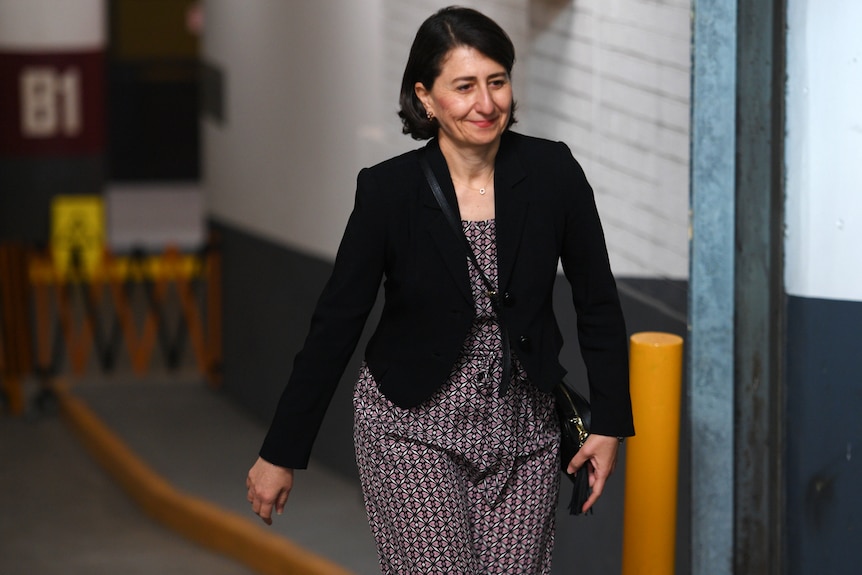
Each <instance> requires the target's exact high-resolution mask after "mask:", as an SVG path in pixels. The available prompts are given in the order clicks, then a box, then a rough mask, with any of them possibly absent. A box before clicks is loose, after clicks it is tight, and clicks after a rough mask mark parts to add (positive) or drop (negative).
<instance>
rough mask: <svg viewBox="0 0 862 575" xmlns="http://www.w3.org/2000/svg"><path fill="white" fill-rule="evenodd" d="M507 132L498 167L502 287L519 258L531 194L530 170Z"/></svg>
mask: <svg viewBox="0 0 862 575" xmlns="http://www.w3.org/2000/svg"><path fill="white" fill-rule="evenodd" d="M506 136H507V134H503V139H502V142H501V143H500V149H499V151H498V152H497V159H496V162H495V164H496V165H495V167H494V173H495V176H494V196H495V198H494V199H495V206H494V211H495V214H496V216H495V217H496V220H497V266H498V271H497V273H498V275H499V280H498V281H499V284H498V285H499V286H500V287H499V289H500V291H502V292H505V291H506V287H507V286H508V285H509V281H510V279H511V277H512V270H513V269H514V266H515V261H516V260H517V258H518V249H519V247H520V245H521V238H522V237H523V234H524V224H525V222H526V221H527V210H528V208H529V201H530V195H529V193H527V191H528V190H527V186H526V185H525V183H524V182H523V180H524V178H525V177H526V172H525V171H524V167H523V165H522V164H521V161H520V158H519V157H518V154H517V153H516V152H515V150H514V149H513V147H512V146H511V145H507V144H510V142H509V139H508V138H507V137H506Z"/></svg>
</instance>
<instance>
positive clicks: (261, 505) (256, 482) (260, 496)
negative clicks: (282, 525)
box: [245, 457, 293, 525]
mask: <svg viewBox="0 0 862 575" xmlns="http://www.w3.org/2000/svg"><path fill="white" fill-rule="evenodd" d="M245 486H246V487H247V488H248V496H247V499H248V502H249V503H251V508H252V510H254V512H255V513H256V514H257V515H258V516H259V517H260V518H261V519H263V522H264V523H266V524H267V525H272V509H273V507H275V512H276V514H278V515H281V513H282V512H283V511H284V504H285V503H287V496H288V495H290V489H291V488H292V487H293V469H290V468H288V467H280V466H278V465H274V464H272V463H270V462H269V461H267V460H265V459H263V458H262V457H258V458H257V461H255V463H254V465H252V467H251V469H249V471H248V478H246V480H245Z"/></svg>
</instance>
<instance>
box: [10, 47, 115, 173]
mask: <svg viewBox="0 0 862 575" xmlns="http://www.w3.org/2000/svg"><path fill="white" fill-rule="evenodd" d="M104 142H105V94H104V53H103V52H102V51H101V50H100V51H91V52H56V53H55V52H38V53H9V52H0V156H3V157H16V156H57V155H59V156H69V155H78V154H93V153H101V152H102V151H103V149H104Z"/></svg>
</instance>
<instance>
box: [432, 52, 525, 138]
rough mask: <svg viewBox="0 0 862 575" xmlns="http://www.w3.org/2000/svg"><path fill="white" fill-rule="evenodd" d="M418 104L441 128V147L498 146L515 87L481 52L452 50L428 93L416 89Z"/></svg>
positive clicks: (508, 114) (507, 118)
mask: <svg viewBox="0 0 862 575" xmlns="http://www.w3.org/2000/svg"><path fill="white" fill-rule="evenodd" d="M415 90H416V95H417V97H418V98H419V101H420V102H422V104H423V105H424V106H425V110H426V111H427V112H431V113H432V114H434V117H435V118H436V119H437V122H438V124H439V126H440V131H439V133H438V137H439V138H440V144H441V146H443V145H446V144H451V145H455V146H457V147H484V146H488V145H490V144H494V143H496V142H497V141H498V140H499V138H500V136H501V135H502V134H503V132H504V131H505V130H506V126H507V125H508V124H509V116H510V115H511V113H512V84H511V82H510V81H509V74H508V73H506V69H505V68H504V67H503V66H502V65H501V64H499V63H498V62H495V61H494V60H492V59H490V58H488V57H487V56H485V55H484V54H482V53H481V52H479V51H478V50H476V49H474V48H470V47H466V46H461V47H458V48H454V49H452V50H451V51H450V52H449V54H447V55H446V57H445V58H444V59H443V66H442V68H441V71H440V75H439V76H437V79H436V80H434V85H433V86H432V88H431V89H430V90H428V89H427V88H426V87H425V86H424V85H423V84H422V83H421V82H417V83H416V86H415Z"/></svg>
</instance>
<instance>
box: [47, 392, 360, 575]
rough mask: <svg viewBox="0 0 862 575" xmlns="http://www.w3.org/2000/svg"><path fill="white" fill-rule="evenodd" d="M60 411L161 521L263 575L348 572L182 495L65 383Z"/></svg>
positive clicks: (246, 521) (345, 574)
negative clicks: (73, 393) (136, 453)
mask: <svg viewBox="0 0 862 575" xmlns="http://www.w3.org/2000/svg"><path fill="white" fill-rule="evenodd" d="M56 391H57V397H58V400H59V403H60V410H61V412H62V414H63V416H64V418H65V420H66V421H67V422H68V424H69V425H70V426H71V427H72V429H74V430H75V432H76V433H77V434H78V436H79V437H80V438H81V440H82V442H83V443H84V445H85V447H86V448H87V450H88V451H89V452H90V453H91V454H92V455H93V457H95V459H96V460H97V461H98V462H99V463H100V464H101V465H102V466H103V467H104V468H105V469H106V470H107V471H108V472H109V473H110V474H111V475H112V476H113V477H114V479H115V480H116V481H117V482H118V483H119V484H120V485H121V486H122V487H123V489H125V490H126V492H127V493H128V494H129V495H130V496H131V497H132V499H134V500H135V501H136V502H137V503H138V504H139V505H140V506H141V508H142V509H143V510H144V511H145V512H146V513H148V514H149V515H151V516H152V517H154V518H155V519H157V520H158V521H160V522H161V523H163V524H164V525H166V526H168V527H170V528H172V529H174V530H176V531H177V532H179V533H181V534H182V535H185V536H186V537H188V538H189V539H192V540H193V541H196V542H197V543H200V544H202V545H204V546H206V547H208V548H210V549H212V550H214V551H217V552H219V553H223V554H225V555H228V556H230V557H233V558H234V559H236V560H238V561H240V562H242V563H244V564H245V565H247V566H249V567H250V568H252V569H254V570H255V571H257V572H258V573H262V574H264V575H284V574H285V573H291V574H297V575H351V573H350V572H349V571H347V570H345V569H344V568H343V567H341V566H339V565H336V564H335V563H332V562H331V561H329V560H327V559H324V558H322V557H320V556H318V555H315V554H313V553H311V552H309V551H307V550H305V549H303V548H301V547H299V546H298V545H296V544H295V543H293V542H291V541H289V540H288V539H285V538H284V537H282V536H280V535H276V534H274V533H272V532H271V531H268V530H266V529H264V528H263V527H262V526H259V525H257V524H256V523H254V522H252V521H251V520H249V519H246V518H245V517H241V516H239V515H237V514H235V513H231V512H229V511H225V510H224V509H221V508H220V507H218V506H216V505H213V504H212V503H210V502H208V501H205V500H203V499H200V498H197V497H194V496H191V495H188V494H185V493H182V492H181V491H179V490H177V489H175V488H174V487H173V486H171V485H170V484H169V483H168V482H167V481H165V480H164V479H163V478H162V477H161V476H159V475H158V474H157V473H155V472H154V471H153V470H152V469H150V467H149V466H147V465H146V464H145V463H144V462H143V461H142V460H141V459H140V458H139V457H138V456H137V455H135V454H134V453H133V452H132V451H131V450H130V449H129V448H128V447H127V446H126V445H125V444H124V443H123V442H122V441H121V440H120V439H119V438H118V437H117V436H116V435H115V434H114V432H113V431H112V430H111V429H110V428H108V426H107V425H105V424H104V423H103V422H102V421H101V420H100V419H99V418H98V417H97V416H96V415H95V414H94V413H93V412H92V411H91V410H90V408H89V407H87V405H86V404H85V403H84V402H83V401H81V400H80V399H79V398H77V397H75V396H74V395H72V394H71V393H70V392H69V391H68V388H67V386H65V385H57V388H56Z"/></svg>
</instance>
